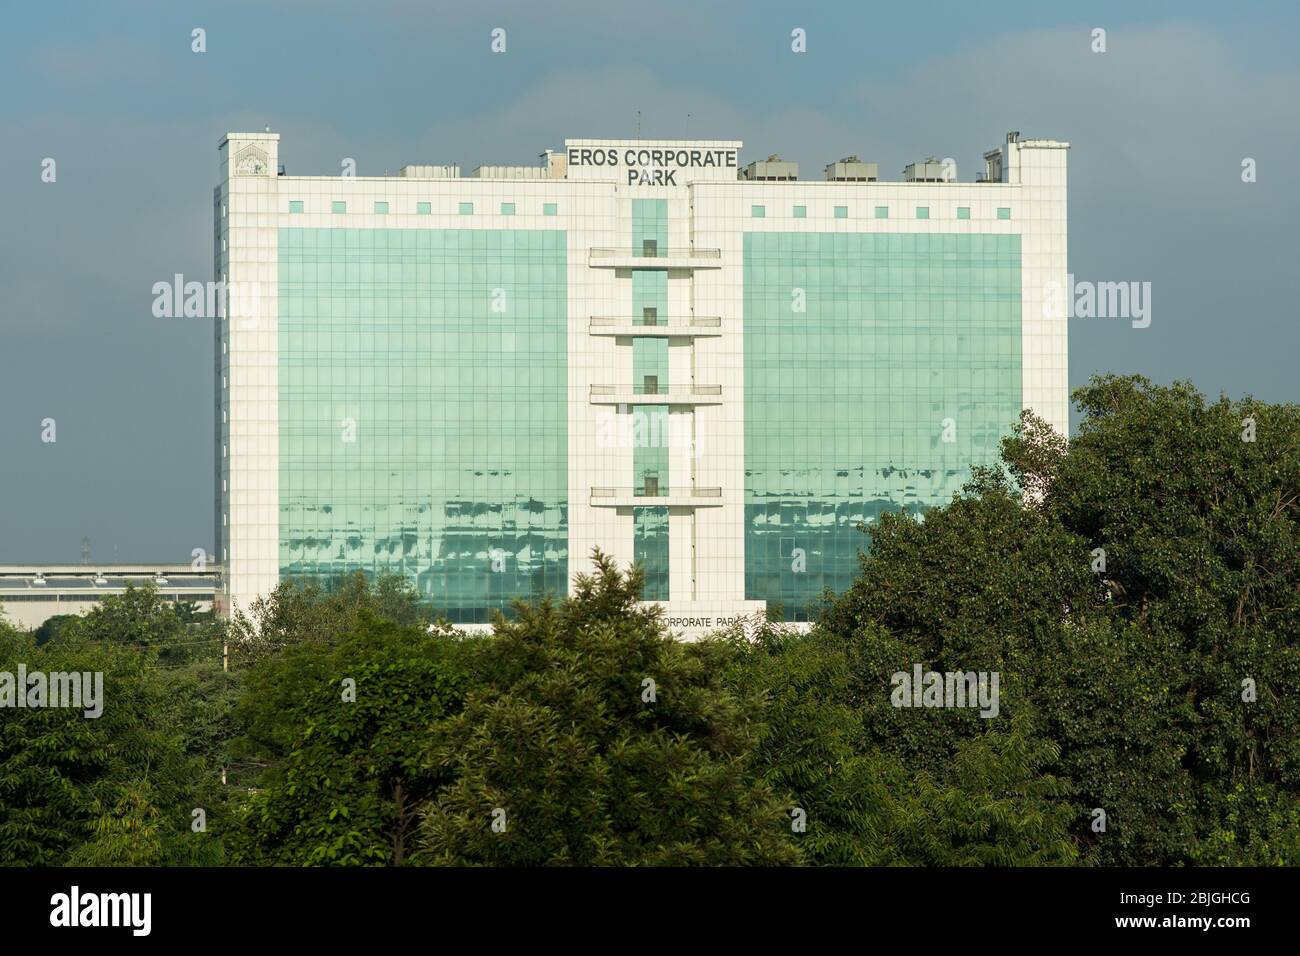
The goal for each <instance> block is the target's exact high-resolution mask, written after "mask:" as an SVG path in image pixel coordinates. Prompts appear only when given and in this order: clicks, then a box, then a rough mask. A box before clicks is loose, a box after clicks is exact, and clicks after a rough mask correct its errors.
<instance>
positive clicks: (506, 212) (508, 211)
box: [501, 202, 515, 216]
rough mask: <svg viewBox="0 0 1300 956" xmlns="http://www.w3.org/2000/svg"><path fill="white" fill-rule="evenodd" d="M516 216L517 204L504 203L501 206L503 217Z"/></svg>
mask: <svg viewBox="0 0 1300 956" xmlns="http://www.w3.org/2000/svg"><path fill="white" fill-rule="evenodd" d="M514 214H515V204H514V203H512V202H503V203H502V204H501V215H503V216H513V215H514Z"/></svg>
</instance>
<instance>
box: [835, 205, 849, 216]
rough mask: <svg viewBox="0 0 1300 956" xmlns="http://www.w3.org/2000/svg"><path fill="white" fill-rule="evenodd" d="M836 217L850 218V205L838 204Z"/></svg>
mask: <svg viewBox="0 0 1300 956" xmlns="http://www.w3.org/2000/svg"><path fill="white" fill-rule="evenodd" d="M835 218H836V219H848V218H849V207H848V206H836V207H835Z"/></svg>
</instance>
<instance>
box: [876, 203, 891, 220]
mask: <svg viewBox="0 0 1300 956" xmlns="http://www.w3.org/2000/svg"><path fill="white" fill-rule="evenodd" d="M876 218H877V219H888V218H889V207H888V206H877V207H876Z"/></svg>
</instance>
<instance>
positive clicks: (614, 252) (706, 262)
mask: <svg viewBox="0 0 1300 956" xmlns="http://www.w3.org/2000/svg"><path fill="white" fill-rule="evenodd" d="M587 264H588V265H590V266H592V267H594V268H603V269H719V268H721V267H722V250H721V249H701V248H691V247H688V248H684V249H683V248H680V247H679V248H676V249H669V248H654V249H651V248H640V249H638V248H632V247H623V248H614V249H610V248H601V247H592V248H591V249H590V250H589V252H588V256H587Z"/></svg>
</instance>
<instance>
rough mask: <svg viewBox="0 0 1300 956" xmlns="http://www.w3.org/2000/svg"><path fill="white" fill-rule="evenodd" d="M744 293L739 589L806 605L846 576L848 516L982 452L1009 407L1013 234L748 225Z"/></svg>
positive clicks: (984, 456) (851, 533) (921, 494)
mask: <svg viewBox="0 0 1300 956" xmlns="http://www.w3.org/2000/svg"><path fill="white" fill-rule="evenodd" d="M792 288H802V289H804V290H805V291H806V296H805V299H804V301H805V303H806V311H805V312H803V313H801V314H799V315H792V313H791V299H790V290H791V289H792ZM743 296H744V312H743V320H744V328H745V354H744V388H745V391H744V406H745V407H744V416H745V418H744V438H745V445H744V448H745V451H744V456H745V460H744V475H745V596H746V597H747V598H750V599H755V600H766V601H768V602H770V603H771V604H778V603H779V604H781V605H782V606H783V608H784V613H785V615H786V618H787V619H788V620H806V619H807V618H808V615H809V613H810V608H811V607H812V604H813V602H814V601H815V599H816V597H817V595H818V594H820V593H821V591H822V590H823V588H826V587H830V588H831V589H833V590H834V591H837V592H840V591H843V590H844V589H846V588H847V587H848V586H849V584H850V583H851V582H852V581H853V580H854V578H855V577H856V575H857V573H858V560H857V554H858V549H859V548H865V547H867V543H868V542H867V539H866V537H865V536H863V535H862V533H861V532H859V531H858V530H857V529H858V525H859V524H860V523H865V524H867V525H870V524H871V523H872V522H874V521H875V520H876V519H877V518H878V517H879V516H880V515H881V514H882V513H884V512H886V511H906V512H908V513H910V514H915V515H920V514H922V513H924V511H925V509H926V508H928V507H930V506H932V505H934V504H937V503H943V502H947V501H948V500H950V499H951V496H952V494H953V493H954V492H955V491H957V490H959V489H960V488H961V486H962V484H963V483H965V482H966V481H967V480H968V479H969V476H970V468H971V465H973V464H992V463H993V462H995V461H996V460H997V457H998V441H999V439H1000V438H1001V437H1002V436H1003V435H1005V434H1008V433H1009V432H1010V430H1011V428H1012V427H1013V426H1014V425H1015V423H1016V421H1017V417H1018V415H1019V413H1020V407H1021V355H1020V342H1021V328H1020V237H1019V236H1014V235H991V234H972V233H962V234H958V233H952V234H929V233H920V234H913V233H908V234H902V233H886V232H873V233H831V232H822V233H808V232H750V233H748V234H746V236H745V238H744V292H743ZM947 419H951V420H952V428H951V429H948V428H946V426H945V420H947ZM948 439H951V440H948Z"/></svg>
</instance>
